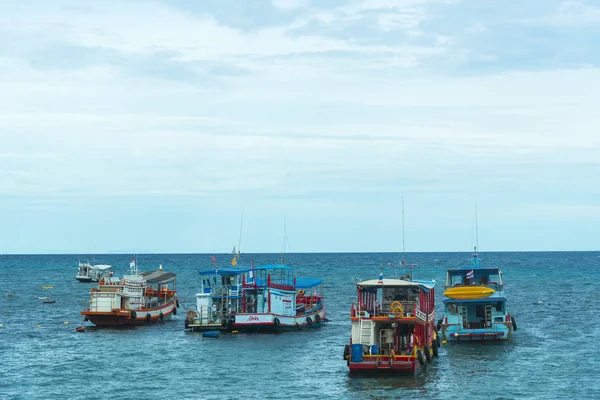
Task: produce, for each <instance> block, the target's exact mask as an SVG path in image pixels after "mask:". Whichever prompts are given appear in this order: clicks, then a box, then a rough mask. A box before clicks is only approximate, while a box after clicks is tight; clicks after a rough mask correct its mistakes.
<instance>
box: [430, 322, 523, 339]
mask: <svg viewBox="0 0 600 400" xmlns="http://www.w3.org/2000/svg"><path fill="white" fill-rule="evenodd" d="M511 334H512V323H510V322H505V323H494V324H493V326H492V327H491V328H477V329H464V328H463V327H461V326H459V325H444V324H442V325H441V337H442V339H443V340H446V341H448V342H473V341H501V340H508V339H510V336H511Z"/></svg>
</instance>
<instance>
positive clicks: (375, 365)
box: [348, 356, 419, 373]
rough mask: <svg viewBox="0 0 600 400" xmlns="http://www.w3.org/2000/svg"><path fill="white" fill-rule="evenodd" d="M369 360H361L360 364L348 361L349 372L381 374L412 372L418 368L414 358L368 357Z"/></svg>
mask: <svg viewBox="0 0 600 400" xmlns="http://www.w3.org/2000/svg"><path fill="white" fill-rule="evenodd" d="M365 357H366V356H365ZM370 357H371V359H363V361H362V362H352V361H351V360H348V368H349V369H350V372H355V373H356V372H359V373H360V372H364V373H369V372H371V373H373V372H376V373H382V372H401V371H414V370H416V369H417V368H418V367H419V362H418V361H417V360H416V358H414V357H395V358H394V359H391V357H389V356H370Z"/></svg>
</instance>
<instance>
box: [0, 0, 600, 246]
mask: <svg viewBox="0 0 600 400" xmlns="http://www.w3.org/2000/svg"><path fill="white" fill-rule="evenodd" d="M594 3H595V2H592V1H555V0H529V1H525V2H523V1H506V0H502V1H495V0H486V1H482V0H471V1H456V0H446V1H441V0H438V1H427V0H364V1H358V0H352V1H348V0H344V1H342V0H274V1H263V0H236V1H232V0H202V1H197V0H162V1H161V0H156V1H144V2H142V1H102V2H82V1H80V0H38V1H3V2H0V15H2V18H0V226H1V227H2V229H0V254H2V253H4V254H7V253H78V254H95V253H106V252H125V253H129V252H145V251H150V252H206V253H213V252H215V253H222V252H228V251H230V250H231V247H232V246H233V245H236V246H237V245H238V240H239V234H240V220H241V214H242V210H243V213H244V220H243V232H242V243H241V250H242V251H243V252H279V251H281V250H283V237H284V234H283V231H284V229H283V227H284V219H286V220H287V231H288V237H289V250H291V251H292V252H301V251H302V252H311V251H401V250H402V228H401V227H402V213H401V203H402V202H401V196H402V194H404V205H405V232H406V236H405V242H406V250H407V251H409V252H410V251H466V252H467V251H469V250H470V249H471V246H472V245H473V243H474V241H475V240H474V235H473V224H474V213H475V201H476V202H477V205H478V222H479V224H478V225H479V244H480V249H481V250H482V251H491V250H595V249H598V248H599V247H600V246H599V245H598V243H599V241H598V240H599V239H598V238H600V68H599V65H600V52H599V51H598V44H599V43H600V6H598V3H595V4H594Z"/></svg>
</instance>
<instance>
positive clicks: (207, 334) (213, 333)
mask: <svg viewBox="0 0 600 400" xmlns="http://www.w3.org/2000/svg"><path fill="white" fill-rule="evenodd" d="M220 333H221V332H220V331H206V332H202V336H203V337H211V338H215V337H219V334H220Z"/></svg>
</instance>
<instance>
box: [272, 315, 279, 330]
mask: <svg viewBox="0 0 600 400" xmlns="http://www.w3.org/2000/svg"><path fill="white" fill-rule="evenodd" d="M273 324H274V325H275V327H277V328H279V325H281V321H279V318H277V317H275V319H273Z"/></svg>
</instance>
